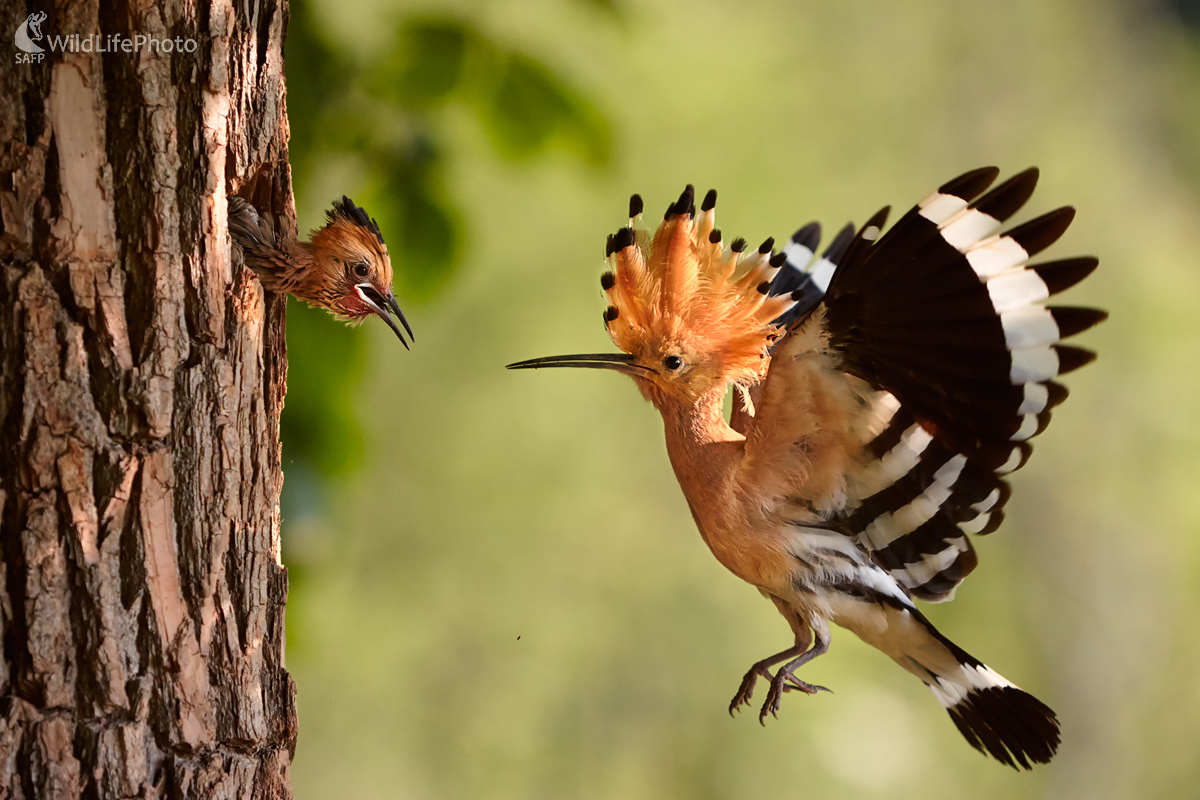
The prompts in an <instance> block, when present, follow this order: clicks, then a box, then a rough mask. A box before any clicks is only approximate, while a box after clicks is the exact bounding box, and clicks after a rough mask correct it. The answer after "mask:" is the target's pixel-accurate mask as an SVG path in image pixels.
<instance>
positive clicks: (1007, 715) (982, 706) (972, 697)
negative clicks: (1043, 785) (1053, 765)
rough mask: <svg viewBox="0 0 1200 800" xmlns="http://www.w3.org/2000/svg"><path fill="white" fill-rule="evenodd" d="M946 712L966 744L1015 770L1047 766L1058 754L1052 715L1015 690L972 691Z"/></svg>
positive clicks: (1040, 702) (1026, 695) (1056, 735)
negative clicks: (1017, 768)
mask: <svg viewBox="0 0 1200 800" xmlns="http://www.w3.org/2000/svg"><path fill="white" fill-rule="evenodd" d="M946 711H947V713H949V714H950V719H952V720H954V724H955V726H957V727H958V732H959V733H961V734H962V735H963V738H964V739H966V740H967V743H968V744H970V745H971V746H972V747H974V748H975V749H976V750H978V751H979V752H981V753H987V754H988V755H990V756H991V757H992V758H994V759H996V760H997V761H999V762H1001V763H1003V764H1007V765H1008V766H1010V767H1013V768H1014V769H1016V767H1017V766H1018V765H1020V766H1021V767H1022V768H1024V769H1032V764H1031V763H1030V762H1032V763H1033V764H1047V763H1049V762H1050V759H1051V758H1053V757H1054V753H1055V752H1056V751H1057V750H1058V742H1059V732H1058V718H1057V717H1056V716H1055V715H1054V712H1053V711H1052V710H1051V709H1050V707H1049V706H1047V705H1046V704H1045V703H1043V702H1042V701H1041V700H1038V699H1037V698H1036V697H1034V696H1033V695H1031V694H1029V693H1028V692H1025V691H1022V690H1020V689H1018V688H1017V687H1015V686H989V687H987V688H985V689H972V690H971V691H969V692H968V693H967V695H966V696H965V697H963V699H962V700H960V701H958V702H957V703H955V704H954V705H951V706H948V707H947V708H946Z"/></svg>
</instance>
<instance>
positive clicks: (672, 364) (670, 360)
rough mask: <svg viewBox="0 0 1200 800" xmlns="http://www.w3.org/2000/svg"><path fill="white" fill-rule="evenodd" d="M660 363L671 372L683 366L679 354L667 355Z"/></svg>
mask: <svg viewBox="0 0 1200 800" xmlns="http://www.w3.org/2000/svg"><path fill="white" fill-rule="evenodd" d="M662 363H663V366H664V367H666V368H667V369H669V370H670V371H671V372H674V371H675V370H677V369H679V368H680V367H682V366H683V359H682V358H680V357H679V356H667V357H666V358H664V359H663V361H662Z"/></svg>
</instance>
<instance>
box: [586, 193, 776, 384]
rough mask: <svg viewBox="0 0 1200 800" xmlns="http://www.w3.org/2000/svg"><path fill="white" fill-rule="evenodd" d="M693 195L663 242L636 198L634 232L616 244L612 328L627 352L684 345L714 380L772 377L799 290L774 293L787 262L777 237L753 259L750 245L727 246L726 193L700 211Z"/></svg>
mask: <svg viewBox="0 0 1200 800" xmlns="http://www.w3.org/2000/svg"><path fill="white" fill-rule="evenodd" d="M693 191H694V190H693V188H692V186H691V185H690V184H689V185H688V187H687V188H686V189H684V191H683V194H682V195H680V197H679V200H678V201H676V202H675V203H674V204H672V205H671V207H670V208H668V209H667V214H666V218H665V219H664V220H663V222H662V224H661V225H659V226H658V230H657V231H656V232H655V233H654V235H653V236H651V235H650V233H649V231H648V230H646V229H645V228H642V227H640V226H639V225H638V223H639V222H640V221H641V210H642V201H641V198H640V197H638V196H637V195H634V196H633V198H632V199H631V200H630V203H629V211H630V220H629V225H628V227H625V228H622V229H621V230H620V231H618V232H617V233H616V234H615V235H613V236H611V237H609V241H608V257H609V259H610V264H611V265H612V271H611V272H607V273H605V274H604V276H603V277H602V279H601V285H602V286H603V288H604V290H605V293H606V294H607V296H608V301H609V304H610V305H609V307H608V309H607V310H606V311H605V312H604V321H605V327H606V328H607V329H608V333H609V336H611V337H612V340H613V342H614V343H615V344H616V345H617V347H619V348H621V349H622V350H624V351H625V352H626V353H630V354H631V355H634V356H637V357H639V358H647V359H650V358H653V356H654V355H656V354H661V353H665V352H668V351H670V350H673V349H682V350H683V351H685V352H687V353H690V354H693V355H694V356H696V357H699V358H702V359H704V360H706V361H708V362H709V363H710V365H711V367H712V369H711V375H712V377H713V378H714V379H716V380H719V381H724V382H736V383H740V384H742V385H750V384H753V383H756V382H757V381H758V380H760V379H761V378H762V377H763V375H764V374H765V371H766V365H767V363H768V361H767V358H766V356H767V353H768V347H769V346H770V345H771V343H772V342H774V341H775V340H776V339H778V338H779V336H780V333H781V331H780V329H779V327H778V326H776V325H773V324H772V322H771V321H772V320H774V319H775V318H776V317H778V316H779V315H780V314H782V313H784V312H785V311H787V310H788V309H789V308H791V307H792V306H793V305H795V301H794V300H793V299H792V296H791V295H790V294H783V295H779V296H771V295H768V293H767V292H768V288H769V286H770V283H771V279H772V278H774V277H775V274H776V273H777V272H778V271H779V267H780V265H782V264H783V258H784V257H783V254H782V253H780V254H778V255H773V254H772V245H773V244H774V241H773V240H771V239H768V240H767V241H766V242H763V245H762V246H761V247H760V248H759V249H758V251H757V252H754V253H751V254H749V255H743V251H744V250H745V240H735V241H734V242H733V243H732V245H731V246H729V247H726V246H725V245H724V243H723V242H722V240H721V232H720V231H719V230H718V229H717V228H716V226H715V221H716V217H715V214H714V211H713V207H714V206H715V204H716V192H714V191H710V192H709V193H708V194H707V195H706V196H705V198H704V202H703V203H702V204H701V213H700V214H699V215H697V214H696V205H695V197H694V194H693Z"/></svg>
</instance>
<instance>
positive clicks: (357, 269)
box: [354, 261, 370, 278]
mask: <svg viewBox="0 0 1200 800" xmlns="http://www.w3.org/2000/svg"><path fill="white" fill-rule="evenodd" d="M369 271H370V270H369V268H368V267H367V262H365V261H360V262H358V263H357V264H355V265H354V274H355V275H357V276H358V277H360V278H365V277H367V273H368V272H369Z"/></svg>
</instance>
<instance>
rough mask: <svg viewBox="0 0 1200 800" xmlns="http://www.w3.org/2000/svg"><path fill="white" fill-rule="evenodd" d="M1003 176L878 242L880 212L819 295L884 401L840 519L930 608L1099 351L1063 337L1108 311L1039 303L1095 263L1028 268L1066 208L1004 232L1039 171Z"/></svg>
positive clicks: (964, 181)
mask: <svg viewBox="0 0 1200 800" xmlns="http://www.w3.org/2000/svg"><path fill="white" fill-rule="evenodd" d="M997 174H998V170H996V169H995V168H985V169H980V170H975V171H973V172H970V173H967V174H965V175H963V176H960V177H959V178H956V179H954V180H952V181H950V182H949V183H947V184H945V185H944V186H942V187H941V188H940V189H939V190H938V191H937V192H934V193H933V194H931V195H930V196H929V197H927V198H926V199H925V200H923V201H921V203H919V204H918V205H917V206H916V207H915V208H913V209H912V210H910V211H909V212H908V213H907V214H905V215H904V217H902V218H901V219H900V221H899V222H897V223H896V224H895V225H894V226H893V227H892V228H891V229H890V230H889V231H888V232H887V234H886V235H883V236H882V237H880V232H881V229H882V227H883V224H884V221H885V220H886V216H887V209H884V210H883V211H881V212H880V213H878V214H876V215H875V217H874V218H872V219H871V220H870V221H869V222H868V223H867V224H866V225H865V226H863V228H862V229H861V230H860V231H859V232H858V235H857V236H856V237H855V239H854V241H853V243H851V245H850V247H849V250H848V252H847V253H846V255H845V258H844V259H843V262H842V264H841V265H840V267H839V269H838V270H837V271H836V272H835V273H834V275H833V278H832V280H831V281H830V285H829V288H828V290H827V292H826V294H825V297H824V300H823V303H824V306H825V308H826V325H827V333H828V336H829V341H830V346H831V348H832V349H833V350H835V351H836V352H837V353H839V354H840V357H841V359H842V367H843V369H845V370H846V371H847V372H849V373H851V374H853V375H856V376H858V377H861V378H863V379H864V380H866V381H867V382H869V383H870V384H872V385H873V386H876V387H878V388H880V389H882V390H885V392H886V393H887V394H885V395H882V396H881V398H880V400H879V405H880V408H879V409H878V411H879V413H881V414H882V415H883V416H884V418H885V419H887V423H886V425H885V426H884V427H883V429H882V432H881V433H879V434H878V436H876V437H875V438H874V440H873V441H871V442H870V443H869V445H868V447H867V453H866V456H867V459H866V464H865V466H864V467H863V469H862V470H861V471H860V472H859V473H858V474H856V475H854V476H852V478H853V482H854V484H855V486H856V488H857V492H856V494H857V495H858V505H857V507H856V508H854V510H853V511H852V512H851V513H850V514H849V515H848V516H847V517H846V522H847V525H848V527H849V530H850V531H851V532H852V533H853V534H855V535H856V536H857V537H858V538H859V541H860V543H861V544H862V545H863V546H864V547H865V548H867V549H868V550H870V551H871V553H872V555H873V557H874V558H875V560H876V561H877V562H878V563H879V564H880V565H881V566H882V567H883V568H884V569H886V570H888V572H889V573H890V574H891V575H892V576H893V577H894V578H896V580H897V581H898V582H899V583H901V585H903V586H905V587H906V588H907V589H909V591H911V592H912V593H913V594H914V595H915V596H917V597H920V598H922V599H925V600H929V601H938V600H946V599H949V598H950V597H952V596H953V592H954V589H955V588H956V587H957V586H958V584H959V583H960V582H961V581H962V580H963V578H965V577H966V575H967V574H968V573H969V572H970V571H971V570H972V569H973V568H974V567H975V564H976V556H975V553H974V550H973V549H972V547H971V543H970V541H969V540H968V539H967V534H968V533H980V534H982V533H989V532H991V531H992V530H995V529H996V527H997V526H998V525H999V524H1000V521H1001V520H1002V518H1003V508H1004V504H1005V503H1006V502H1007V500H1008V497H1009V493H1010V492H1009V487H1008V485H1007V483H1005V481H1004V480H1003V478H1002V476H1003V475H1005V474H1007V473H1009V472H1012V471H1013V470H1015V469H1017V468H1019V467H1020V466H1022V465H1023V464H1024V463H1025V462H1026V460H1027V459H1028V458H1029V454H1030V445H1029V443H1028V440H1029V439H1030V438H1031V437H1033V436H1035V435H1037V434H1038V433H1040V432H1041V431H1042V430H1044V429H1045V427H1046V424H1047V423H1048V422H1049V419H1050V412H1051V409H1052V408H1053V407H1054V406H1056V405H1058V404H1059V403H1061V402H1062V401H1063V400H1064V399H1065V398H1066V396H1067V390H1066V388H1065V387H1064V386H1062V385H1061V384H1060V383H1058V382H1056V381H1055V380H1054V379H1055V378H1056V377H1058V376H1059V375H1062V374H1064V373H1067V372H1070V371H1071V370H1073V369H1076V368H1078V367H1080V366H1082V365H1084V364H1086V363H1088V362H1090V361H1091V360H1092V359H1093V358H1094V357H1095V356H1094V354H1093V353H1091V352H1090V351H1087V350H1082V349H1080V348H1077V347H1071V346H1068V345H1063V344H1060V341H1061V340H1062V339H1065V338H1067V337H1069V336H1073V335H1074V334H1077V333H1079V332H1081V331H1083V330H1086V329H1087V328H1090V327H1091V326H1093V325H1095V324H1097V323H1099V322H1100V321H1102V320H1103V319H1105V317H1106V316H1107V314H1105V313H1104V312H1103V311H1099V310H1096V309H1090V308H1075V307H1047V306H1045V305H1043V301H1044V300H1046V299H1047V298H1048V297H1050V296H1051V295H1054V294H1056V293H1058V292H1060V291H1062V290H1064V289H1066V288H1068V287H1070V286H1072V285H1074V284H1075V283H1077V282H1079V281H1080V280H1082V279H1083V278H1085V277H1087V275H1088V274H1090V273H1091V272H1092V270H1093V269H1095V267H1096V263H1097V262H1096V259H1094V258H1071V259H1065V260H1061V261H1052V262H1045V263H1042V264H1038V265H1030V264H1028V263H1027V262H1028V259H1029V258H1031V257H1032V256H1034V255H1036V254H1037V253H1039V252H1041V251H1042V250H1043V249H1045V248H1046V247H1048V246H1049V245H1051V244H1052V243H1053V242H1054V241H1055V240H1057V239H1058V238H1059V237H1060V236H1061V235H1062V234H1063V232H1064V231H1065V230H1066V229H1067V226H1068V225H1069V224H1070V222H1071V219H1072V218H1073V217H1074V210H1073V209H1071V208H1061V209H1058V210H1056V211H1051V212H1050V213H1048V214H1044V215H1042V216H1040V217H1038V218H1036V219H1034V220H1032V221H1030V222H1027V223H1025V224H1023V225H1020V226H1018V227H1016V228H1014V229H1012V230H1010V231H1008V232H1007V233H1003V234H997V231H998V230H999V228H1000V226H1001V224H1002V223H1003V222H1004V221H1005V220H1007V219H1008V218H1009V217H1011V216H1012V215H1013V214H1014V213H1016V212H1017V210H1018V209H1020V208H1021V206H1022V205H1024V203H1025V202H1026V201H1027V200H1028V199H1029V197H1030V195H1032V193H1033V190H1034V187H1035V186H1036V184H1037V178H1038V173H1037V170H1035V169H1030V170H1027V171H1025V172H1022V173H1020V174H1019V175H1016V176H1014V177H1013V178H1011V179H1009V180H1008V181H1006V182H1005V183H1003V184H1001V185H1000V186H998V187H996V188H995V189H992V190H991V191H990V192H987V193H986V194H983V192H984V191H985V190H986V189H987V188H988V186H990V185H991V183H992V182H993V181H994V180H995V178H996V176H997ZM981 194H983V196H982V197H979V195H981ZM976 197H978V198H979V199H976ZM972 201H973V202H972Z"/></svg>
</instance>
